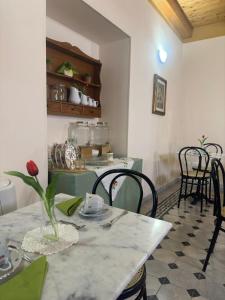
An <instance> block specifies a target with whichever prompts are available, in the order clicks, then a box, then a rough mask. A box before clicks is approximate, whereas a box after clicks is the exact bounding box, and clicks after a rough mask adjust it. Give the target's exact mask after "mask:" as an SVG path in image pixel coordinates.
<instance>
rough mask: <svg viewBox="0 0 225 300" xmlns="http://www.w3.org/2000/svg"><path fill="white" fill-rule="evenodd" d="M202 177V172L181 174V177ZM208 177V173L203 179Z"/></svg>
mask: <svg viewBox="0 0 225 300" xmlns="http://www.w3.org/2000/svg"><path fill="white" fill-rule="evenodd" d="M203 175H204V172H202V171H198V172H197V171H189V172H188V173H187V172H184V173H183V176H185V177H191V178H203ZM209 177H210V174H209V173H205V178H209Z"/></svg>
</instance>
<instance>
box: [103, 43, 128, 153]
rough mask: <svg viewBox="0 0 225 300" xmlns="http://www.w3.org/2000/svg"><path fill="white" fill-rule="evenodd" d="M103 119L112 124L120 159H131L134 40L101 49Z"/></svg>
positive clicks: (113, 138)
mask: <svg viewBox="0 0 225 300" xmlns="http://www.w3.org/2000/svg"><path fill="white" fill-rule="evenodd" d="M100 59H101V62H102V72H101V78H102V90H101V98H102V119H103V120H104V121H106V122H108V124H109V128H110V143H111V144H112V151H113V152H114V154H115V156H117V157H121V156H123V157H125V156H127V150H128V149H127V147H128V145H127V137H128V115H129V78H130V38H124V39H121V40H117V41H113V42H111V43H106V44H104V45H101V46H100Z"/></svg>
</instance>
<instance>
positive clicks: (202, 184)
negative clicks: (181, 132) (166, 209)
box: [178, 146, 210, 212]
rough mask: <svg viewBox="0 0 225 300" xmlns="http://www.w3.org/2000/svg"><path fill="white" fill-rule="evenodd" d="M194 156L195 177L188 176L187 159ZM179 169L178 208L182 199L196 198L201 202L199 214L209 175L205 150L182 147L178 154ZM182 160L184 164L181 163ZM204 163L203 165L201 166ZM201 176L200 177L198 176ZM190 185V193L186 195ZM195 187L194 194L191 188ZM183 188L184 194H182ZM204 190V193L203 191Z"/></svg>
mask: <svg viewBox="0 0 225 300" xmlns="http://www.w3.org/2000/svg"><path fill="white" fill-rule="evenodd" d="M193 152H194V153H195V154H194V155H195V156H196V157H197V158H198V163H197V168H192V169H193V170H195V176H193V175H192V174H190V171H189V170H188V167H189V164H188V159H190V158H189V157H191V156H192V157H193ZM178 157H179V163H180V169H181V187H180V194H179V200H178V208H179V207H180V201H181V199H182V198H184V199H186V198H188V197H190V196H191V197H197V198H198V199H200V201H201V212H202V208H203V198H206V201H207V199H208V198H207V194H208V192H207V187H208V184H209V178H210V175H208V174H207V169H208V164H209V154H208V153H207V151H206V150H204V149H203V148H200V147H194V146H188V147H183V148H182V149H181V150H180V151H179V154H178ZM183 160H184V163H183ZM203 163H204V165H203ZM198 175H199V176H198ZM200 175H201V176H200ZM189 185H190V192H189V193H188V186H189ZM194 186H196V192H195V193H194V192H193V187H194ZM183 188H184V194H183ZM204 188H205V193H203V189H204Z"/></svg>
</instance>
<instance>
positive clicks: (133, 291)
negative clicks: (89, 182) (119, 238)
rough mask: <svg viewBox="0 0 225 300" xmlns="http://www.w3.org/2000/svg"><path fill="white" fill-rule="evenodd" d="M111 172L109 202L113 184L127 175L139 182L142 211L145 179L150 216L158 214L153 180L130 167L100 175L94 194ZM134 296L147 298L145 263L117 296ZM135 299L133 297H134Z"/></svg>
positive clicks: (111, 203) (121, 299)
mask: <svg viewBox="0 0 225 300" xmlns="http://www.w3.org/2000/svg"><path fill="white" fill-rule="evenodd" d="M110 174H115V177H114V178H113V179H112V181H111V183H110V186H109V204H110V205H111V206H113V201H112V190H113V186H114V184H115V182H116V180H118V179H119V178H120V177H123V176H126V177H129V178H132V179H133V183H132V184H137V186H138V187H139V192H140V194H139V199H138V203H137V211H136V212H137V213H140V209H141V204H142V200H143V194H144V193H143V187H142V182H141V180H143V181H145V182H146V183H147V185H148V187H149V188H150V192H151V199H152V207H151V210H150V212H149V216H150V217H152V218H154V217H155V215H156V210H157V205H158V196H157V193H156V190H155V187H154V185H153V183H152V182H151V180H150V179H149V178H148V177H147V176H146V175H144V174H142V173H140V172H138V171H135V170H129V169H114V170H109V171H106V172H105V173H104V174H102V175H101V176H99V177H98V179H97V180H96V182H95V184H94V186H93V189H92V194H96V191H97V188H98V186H99V184H100V183H101V181H102V179H103V178H105V177H106V176H108V175H110ZM132 296H135V297H136V298H135V300H140V299H143V300H147V292H146V270H145V265H143V266H142V267H141V268H140V269H139V271H138V272H137V273H136V274H135V276H134V277H133V278H132V280H131V281H130V282H129V284H128V285H127V287H126V288H125V289H124V290H123V292H122V294H121V295H120V296H119V297H118V298H117V300H123V299H127V298H130V297H132ZM132 299H133V298H132Z"/></svg>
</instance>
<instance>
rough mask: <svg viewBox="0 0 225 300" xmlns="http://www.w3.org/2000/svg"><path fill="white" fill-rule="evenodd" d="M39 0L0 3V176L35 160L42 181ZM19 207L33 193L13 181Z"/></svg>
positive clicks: (43, 133)
mask: <svg viewBox="0 0 225 300" xmlns="http://www.w3.org/2000/svg"><path fill="white" fill-rule="evenodd" d="M45 15H46V12H45V1H44V0H39V1H36V0H20V1H15V0H1V1H0V45H1V46H0V66H1V67H0V141H1V142H0V144H1V146H0V175H2V174H3V171H6V170H18V171H22V172H25V171H26V170H25V169H26V167H25V165H26V162H27V161H28V160H30V159H33V160H34V161H36V163H37V164H38V166H39V169H40V175H39V179H40V181H41V182H42V184H46V183H47V156H46V140H47V118H46V101H45V90H46V89H45V86H46V83H45V64H46V62H45V34H46V33H45ZM11 179H12V181H13V182H14V183H15V184H16V191H17V201H18V205H19V206H24V205H25V204H28V203H31V202H32V201H34V200H35V198H36V194H35V192H33V191H32V189H31V188H29V187H28V186H26V185H25V184H24V183H22V182H21V181H20V180H19V179H16V178H11Z"/></svg>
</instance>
